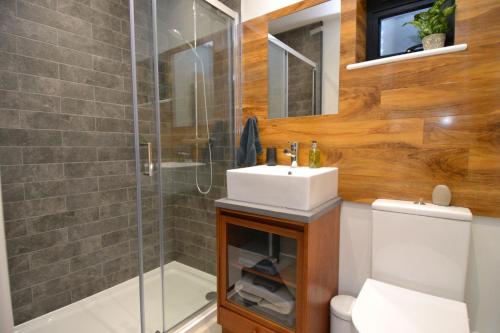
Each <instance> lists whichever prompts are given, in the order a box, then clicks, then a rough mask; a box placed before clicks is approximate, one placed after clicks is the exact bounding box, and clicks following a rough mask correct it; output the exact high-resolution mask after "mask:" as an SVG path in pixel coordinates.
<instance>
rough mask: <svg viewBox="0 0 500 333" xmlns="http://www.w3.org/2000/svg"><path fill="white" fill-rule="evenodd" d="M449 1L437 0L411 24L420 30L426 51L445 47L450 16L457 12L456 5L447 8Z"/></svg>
mask: <svg viewBox="0 0 500 333" xmlns="http://www.w3.org/2000/svg"><path fill="white" fill-rule="evenodd" d="M446 2H447V0H437V1H436V2H435V3H434V5H432V7H431V8H429V10H427V11H425V12H421V13H418V14H417V15H415V17H414V19H413V21H411V22H406V23H405V24H404V25H407V24H411V25H413V26H415V27H416V28H417V29H418V34H419V36H420V38H421V39H422V44H423V45H424V50H430V49H436V48H439V47H443V46H444V42H445V40H446V33H447V32H448V16H450V15H451V14H453V13H454V12H455V8H456V4H454V3H453V4H452V5H451V6H447V5H446V4H445V3H446Z"/></svg>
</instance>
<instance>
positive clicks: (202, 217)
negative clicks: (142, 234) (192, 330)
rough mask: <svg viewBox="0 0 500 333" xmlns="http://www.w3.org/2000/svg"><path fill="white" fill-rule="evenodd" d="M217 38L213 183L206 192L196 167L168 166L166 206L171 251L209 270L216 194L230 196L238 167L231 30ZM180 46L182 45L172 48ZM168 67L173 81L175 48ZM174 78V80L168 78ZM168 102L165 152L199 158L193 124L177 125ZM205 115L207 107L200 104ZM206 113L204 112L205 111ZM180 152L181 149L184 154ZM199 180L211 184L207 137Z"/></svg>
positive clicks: (212, 98)
mask: <svg viewBox="0 0 500 333" xmlns="http://www.w3.org/2000/svg"><path fill="white" fill-rule="evenodd" d="M206 39H209V40H211V41H213V60H214V67H213V68H214V70H213V73H214V75H213V78H212V77H207V78H206V82H207V85H210V84H213V89H207V91H213V92H214V93H213V95H212V96H209V100H210V101H212V103H210V104H209V106H208V107H209V110H208V112H209V115H210V116H209V128H210V137H211V145H212V162H213V179H212V189H211V191H210V193H208V194H207V195H203V194H200V193H199V192H198V190H197V187H196V176H195V172H196V170H195V167H194V166H188V167H179V168H172V169H166V170H165V171H164V173H165V177H164V187H163V189H164V200H165V202H164V207H165V216H166V219H165V225H166V229H167V234H168V235H167V239H168V241H167V246H166V250H167V251H168V253H167V257H168V258H170V259H173V260H177V261H179V262H182V263H184V264H187V265H189V266H191V267H195V268H197V269H200V270H202V271H205V272H208V273H210V274H216V218H215V206H214V200H216V199H220V198H222V197H225V196H226V192H227V191H226V170H227V169H230V168H233V167H234V157H233V150H234V149H233V147H232V146H233V144H232V140H231V136H232V135H233V129H232V126H231V119H232V117H231V113H233V112H234V109H233V101H232V99H231V98H230V94H231V92H232V89H233V87H232V85H231V84H230V83H229V80H228V75H230V70H229V66H230V63H231V62H230V59H229V58H228V47H231V45H228V40H227V32H226V31H224V30H222V31H219V32H218V33H215V34H212V35H210V36H207V37H206ZM175 52H179V50H174V51H173V54H175ZM162 59H163V61H165V62H166V63H167V66H165V67H166V68H167V70H166V71H165V73H163V75H166V76H167V77H168V79H167V80H165V81H166V82H169V84H167V86H168V85H170V86H171V85H172V80H173V79H174V78H173V77H171V76H170V75H171V74H172V73H171V72H172V68H171V63H170V61H171V59H172V54H164V55H163V56H162ZM169 80H170V81H169ZM172 108H173V106H171V105H170V104H169V103H165V104H163V105H162V108H161V112H162V122H163V123H162V127H163V128H164V131H162V144H163V146H162V147H163V149H164V155H163V156H164V158H165V159H166V160H170V161H177V160H179V159H180V160H187V161H189V162H192V161H195V160H196V144H195V142H194V140H193V139H194V137H195V127H194V124H192V125H193V126H186V127H176V126H175V124H174V121H173V114H175V110H173V109H172ZM199 112H200V115H203V112H204V110H203V108H200V109H199ZM203 117H204V116H203ZM205 135H206V132H205V127H204V125H200V137H202V138H205ZM179 153H181V154H182V155H180V154H179ZM198 156H199V157H198V162H201V163H202V164H203V165H201V166H199V168H198V181H199V185H200V187H201V189H202V190H207V189H208V186H209V185H210V167H209V166H210V164H209V154H208V145H207V142H203V143H199V152H198Z"/></svg>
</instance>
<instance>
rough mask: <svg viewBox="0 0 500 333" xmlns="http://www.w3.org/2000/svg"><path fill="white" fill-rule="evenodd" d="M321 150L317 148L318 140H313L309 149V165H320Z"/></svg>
mask: <svg viewBox="0 0 500 333" xmlns="http://www.w3.org/2000/svg"><path fill="white" fill-rule="evenodd" d="M320 164H321V152H320V151H319V149H318V142H317V141H313V142H312V145H311V150H310V151H309V167H310V168H319V167H320V166H321V165H320Z"/></svg>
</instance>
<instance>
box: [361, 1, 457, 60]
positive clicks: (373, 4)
mask: <svg viewBox="0 0 500 333" xmlns="http://www.w3.org/2000/svg"><path fill="white" fill-rule="evenodd" d="M433 3H434V0H406V1H401V0H368V6H367V8H368V12H367V32H366V60H373V59H378V58H384V57H390V56H394V55H398V54H403V53H407V52H414V51H420V50H422V45H421V44H422V42H421V40H420V37H419V36H418V30H417V29H416V28H415V27H413V26H411V25H407V26H403V24H404V23H405V22H408V21H411V20H412V19H413V17H414V16H415V14H418V13H420V12H423V11H426V10H428V9H429V8H430V7H431V6H432V5H433ZM449 20H450V21H449V27H450V31H449V32H448V35H447V36H446V45H452V44H453V36H454V22H455V16H454V15H452V16H451V17H450V18H449Z"/></svg>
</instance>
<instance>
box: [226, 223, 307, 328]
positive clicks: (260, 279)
mask: <svg viewBox="0 0 500 333" xmlns="http://www.w3.org/2000/svg"><path fill="white" fill-rule="evenodd" d="M226 226H227V228H226V233H227V234H226V237H227V279H226V281H227V286H226V288H227V289H226V290H227V301H228V302H229V303H231V304H235V305H237V306H239V307H242V308H245V309H247V310H249V311H251V312H253V313H255V314H257V315H259V316H261V317H264V318H266V319H269V320H271V321H273V322H275V323H277V324H279V325H281V326H285V327H287V328H290V329H292V330H294V329H295V326H296V300H297V253H298V252H297V246H298V244H297V240H296V239H294V238H291V237H285V236H283V235H280V234H278V233H273V232H266V231H263V230H264V229H262V230H257V229H253V228H249V227H243V226H240V225H237V224H231V223H228V224H226Z"/></svg>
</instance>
